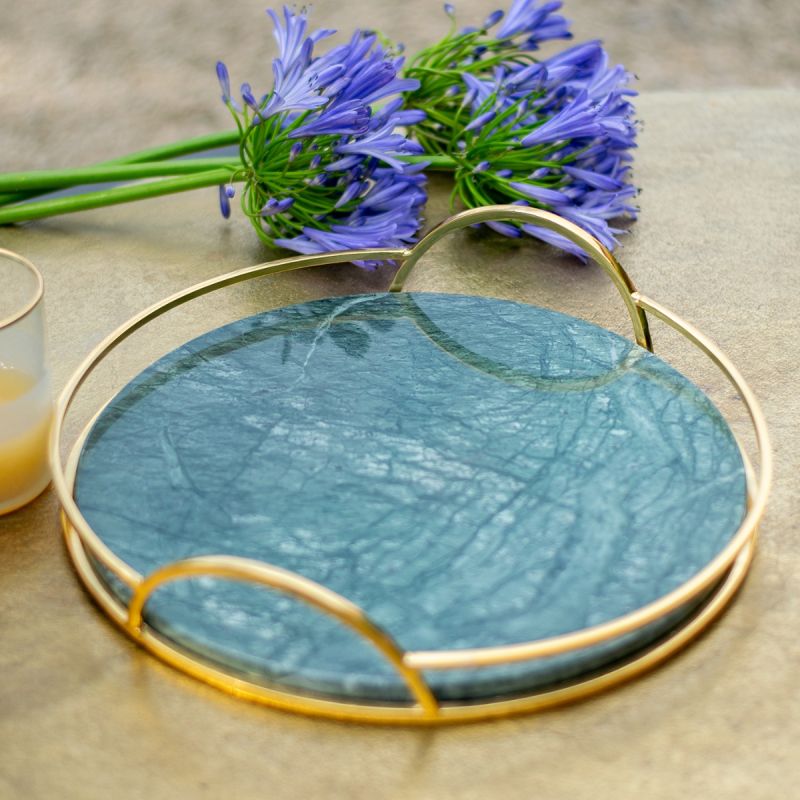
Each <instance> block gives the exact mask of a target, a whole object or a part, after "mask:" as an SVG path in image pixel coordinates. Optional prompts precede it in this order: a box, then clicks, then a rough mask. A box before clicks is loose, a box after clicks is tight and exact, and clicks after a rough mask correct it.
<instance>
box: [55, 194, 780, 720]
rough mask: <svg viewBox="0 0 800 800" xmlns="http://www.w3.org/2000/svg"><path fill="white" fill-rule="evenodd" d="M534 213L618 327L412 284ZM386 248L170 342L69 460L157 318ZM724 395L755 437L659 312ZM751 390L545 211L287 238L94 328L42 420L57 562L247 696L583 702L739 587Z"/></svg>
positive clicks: (492, 712) (516, 704)
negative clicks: (400, 235) (263, 257)
mask: <svg viewBox="0 0 800 800" xmlns="http://www.w3.org/2000/svg"><path fill="white" fill-rule="evenodd" d="M509 218H510V219H515V220H518V221H526V222H536V224H541V225H542V226H544V227H546V228H548V229H550V230H553V231H556V232H558V233H560V234H561V235H564V236H567V237H568V238H570V239H571V240H572V241H574V242H575V243H576V244H579V245H580V246H582V247H583V248H584V249H585V250H586V252H587V253H588V254H589V255H590V256H591V258H592V259H593V260H595V261H596V262H597V263H598V264H599V265H600V266H601V267H602V268H603V269H604V270H605V271H606V273H607V274H608V275H609V277H610V278H611V280H612V281H613V283H614V285H615V286H616V288H617V290H618V291H619V293H620V296H621V297H622V300H623V302H624V304H625V306H626V308H627V310H628V312H629V315H630V317H631V322H632V325H633V329H634V336H635V343H633V342H630V341H628V340H627V339H625V338H623V337H620V336H618V335H616V334H614V333H611V332H609V331H607V330H604V329H602V328H599V327H597V326H595V325H592V324H590V323H588V322H585V321H582V320H579V319H576V318H573V317H569V316H565V315H563V314H559V313H557V312H554V311H549V310H545V309H542V308H538V307H535V306H531V305H525V304H521V303H514V302H510V301H505V300H498V299H492V298H486V297H467V296H463V295H457V294H430V293H411V292H404V291H402V286H403V282H404V281H405V279H406V278H407V276H408V274H409V272H410V270H411V269H412V268H413V266H414V264H415V263H416V262H417V261H418V259H419V258H420V256H421V255H422V254H423V253H424V252H425V251H426V250H427V249H428V248H429V247H430V246H431V245H432V244H433V243H435V242H436V241H438V240H439V239H440V238H442V236H443V235H445V234H446V233H448V232H449V231H451V230H454V229H456V228H459V227H464V226H466V225H471V224H475V223H476V222H482V221H486V220H490V219H509ZM363 258H371V259H375V260H381V259H384V260H385V259H393V260H395V261H396V262H398V263H399V269H398V271H397V273H396V275H395V279H394V282H393V284H392V287H391V291H390V292H388V293H380V294H371V295H357V296H349V297H339V298H328V299H324V300H319V301H315V302H310V303H305V304H301V305H297V306H291V307H288V308H280V309H276V310H273V311H266V312H264V313H261V314H257V315H255V316H252V317H248V318H246V319H242V320H239V321H237V322H234V323H232V324H229V325H226V326H223V327H221V328H219V329H216V330H213V331H211V332H209V333H206V334H204V335H202V336H200V337H198V338H197V339H194V340H193V341H190V342H187V343H186V344H185V345H183V346H182V347H179V348H178V349H177V350H175V351H173V352H172V353H170V354H168V355H167V356H165V357H163V358H161V359H160V360H158V361H157V362H156V363H155V364H153V365H152V366H151V367H149V368H148V369H146V370H145V371H144V372H142V373H141V374H140V375H138V376H137V377H136V378H135V379H134V380H133V381H131V382H130V383H129V384H128V385H127V386H125V387H124V388H123V389H122V390H121V391H120V392H118V394H117V395H116V396H115V397H114V398H112V399H111V401H110V402H109V403H108V404H107V405H106V406H105V407H104V408H103V410H102V411H101V412H100V413H99V414H98V415H97V416H96V417H95V419H94V420H93V422H92V423H91V424H90V426H89V428H87V430H86V431H85V433H84V435H83V436H82V437H81V438H80V439H79V440H78V442H77V443H76V444H75V446H74V447H73V451H72V456H71V457H70V459H69V460H68V463H67V465H66V467H62V465H61V459H60V453H59V446H60V441H61V437H62V432H63V426H64V419H65V417H66V415H67V414H68V412H69V410H70V407H71V404H72V402H73V399H74V397H75V395H76V393H77V391H78V390H79V388H80V386H81V385H82V384H83V382H84V380H85V379H86V377H87V376H88V375H89V374H90V373H91V372H92V370H93V369H94V368H95V367H96V366H97V364H98V363H100V362H101V361H102V359H103V358H104V356H105V355H106V354H107V353H108V352H110V351H111V350H112V349H113V348H114V347H116V346H117V345H118V344H119V343H120V342H122V341H123V340H125V339H126V338H127V337H128V336H130V334H131V333H133V332H134V331H136V330H137V329H139V328H140V327H142V326H143V325H146V324H147V323H148V322H149V321H150V320H152V319H155V318H156V317H158V316H161V315H162V314H165V313H167V312H168V311H169V310H170V309H172V308H174V307H176V306H178V305H181V304H182V303H185V302H188V301H189V300H191V299H193V298H195V297H198V296H200V295H202V294H205V293H207V292H211V291H214V290H215V289H218V288H220V287H223V286H227V285H230V284H232V283H237V282H239V281H243V280H248V279H250V278H254V277H258V276H260V275H267V274H273V273H277V272H283V271H286V270H293V269H302V268H304V267H310V266H317V265H322V264H326V263H332V262H335V261H339V260H349V259H363ZM648 312H649V313H651V314H654V315H655V316H656V317H658V318H660V319H661V320H663V321H664V322H666V323H667V324H669V325H670V326H672V327H673V328H675V329H676V330H678V331H679V332H680V333H681V334H683V335H684V336H685V337H686V338H688V339H689V340H690V341H691V342H692V343H693V344H694V345H696V346H697V347H698V348H699V349H700V350H701V351H703V352H704V353H705V354H706V355H708V356H709V357H710V358H711V359H712V360H713V361H714V362H715V363H716V365H717V366H718V367H719V368H720V369H721V371H722V372H723V374H724V375H725V376H726V377H727V378H728V379H729V380H730V382H731V383H732V384H733V386H734V387H735V389H736V390H737V391H738V392H740V394H741V397H742V399H743V401H744V404H745V407H746V408H747V410H748V412H749V413H750V416H751V419H752V422H753V425H754V429H755V434H756V444H757V447H758V450H759V454H760V463H759V471H758V473H755V472H754V471H753V470H752V469H751V468H750V465H749V464H748V463H747V461H746V459H745V457H744V455H743V453H742V451H741V450H740V448H739V446H738V444H737V441H736V440H735V438H734V436H733V434H732V432H731V430H730V429H729V427H728V425H727V424H726V422H725V421H724V419H723V418H722V416H721V415H720V413H719V412H718V410H717V409H716V408H715V407H714V405H713V404H712V403H711V401H710V400H709V399H708V398H707V397H706V396H705V395H704V394H703V392H702V391H700V390H699V389H698V388H697V387H696V386H695V385H694V384H692V383H691V381H689V380H688V379H687V378H685V377H684V376H682V375H681V374H679V373H678V372H676V371H675V370H674V369H673V368H672V367H670V366H669V365H668V364H667V363H665V362H664V361H662V360H661V359H660V358H658V357H657V356H655V355H654V354H653V353H652V352H651V347H652V345H651V339H650V333H649V326H648V319H647V313H648ZM770 459H771V456H770V449H769V441H768V437H767V433H766V427H765V424H764V421H763V416H762V414H761V412H760V409H759V407H758V403H757V401H756V399H755V398H754V397H753V395H752V392H751V391H750V390H749V388H748V387H747V385H746V384H745V382H744V380H743V379H742V378H741V376H740V375H739V374H738V372H737V370H736V368H735V367H734V365H733V364H732V363H731V362H730V361H729V359H727V357H726V356H725V355H724V353H722V352H721V351H720V350H719V348H717V347H716V345H714V344H713V342H710V341H709V340H708V339H707V338H706V337H705V336H703V334H702V333H700V332H699V331H698V330H697V329H695V328H693V327H692V326H691V325H689V324H688V323H685V322H684V321H683V320H681V319H680V318H679V317H677V316H676V315H675V314H674V313H673V312H671V311H669V310H668V309H666V308H664V307H663V306H661V305H660V304H658V303H657V302H656V301H654V300H652V299H650V298H647V297H646V296H644V295H641V294H640V293H639V292H638V291H637V290H636V289H635V287H634V286H633V284H632V282H631V281H630V278H629V277H628V276H627V275H626V274H625V273H624V271H623V270H622V268H621V267H620V266H619V264H617V262H616V261H615V260H614V259H613V257H612V256H611V255H610V254H609V253H608V252H607V251H606V250H605V249H604V248H602V246H600V245H599V244H598V243H597V242H595V241H594V240H593V239H592V238H591V237H590V236H588V235H587V234H586V233H585V232H583V231H581V230H580V229H579V228H577V227H576V226H574V225H572V224H571V223H568V222H566V221H565V220H561V219H560V218H558V217H556V216H555V215H553V214H550V213H549V212H545V211H539V210H536V209H530V208H524V207H519V206H509V207H504V206H498V207H488V208H484V209H476V210H471V211H467V212H462V213H461V214H459V215H456V216H455V217H453V218H452V219H450V220H448V221H446V222H445V223H443V224H442V225H441V226H439V227H438V228H436V229H434V230H433V231H432V232H431V233H429V234H428V235H427V236H426V237H425V238H423V239H422V240H421V241H420V243H419V244H418V245H417V246H416V247H414V248H413V249H411V250H408V251H406V250H392V249H388V250H372V251H351V252H347V253H338V254H323V255H319V256H301V257H295V258H290V259H284V260H281V261H276V262H272V263H269V264H263V265H258V266H255V267H249V268H246V269H242V270H237V271H236V272H233V273H229V274H228V275H223V276H220V277H219V278H215V279H212V280H210V281H207V282H206V283H204V284H199V285H198V286H195V287H190V288H189V289H186V290H184V291H182V292H179V293H178V294H176V295H174V296H172V297H170V298H167V299H165V300H164V301H161V302H160V303H157V304H156V305H154V306H152V307H151V308H149V309H147V310H145V311H143V312H142V313H141V314H139V315H137V316H136V317H134V318H133V319H132V320H130V321H129V322H128V323H126V324H125V325H123V326H122V327H121V328H119V329H118V330H117V331H115V332H114V333H112V334H110V335H109V336H108V337H107V338H106V340H104V341H103V342H102V343H101V344H100V345H98V347H97V348H96V349H95V351H93V352H92V353H91V354H89V356H87V358H86V360H85V361H84V363H83V364H82V365H81V367H80V368H79V369H78V371H77V372H76V374H75V375H74V376H73V378H72V379H71V380H70V381H69V382H68V384H67V386H66V388H65V389H64V392H63V393H62V396H61V398H60V399H59V401H58V404H57V408H56V414H55V421H54V431H53V437H52V449H51V462H52V464H53V482H54V486H55V489H56V491H57V493H58V495H59V499H60V501H61V503H62V506H63V509H64V514H63V522H64V530H65V536H66V542H67V545H68V548H69V552H70V555H71V557H72V559H73V561H74V563H75V565H76V568H77V570H78V572H79V574H80V576H81V578H82V579H83V581H84V582H85V584H86V586H87V588H88V589H89V590H90V592H91V593H92V595H93V596H94V597H95V598H96V600H97V601H98V602H99V603H100V605H101V606H102V607H103V608H104V609H105V611H106V612H107V613H108V614H109V615H110V616H111V618H112V619H113V620H114V621H116V622H117V623H118V624H119V625H120V626H122V627H123V628H124V629H125V630H126V631H127V632H128V633H129V634H130V635H131V636H132V637H133V638H134V639H135V640H136V641H138V642H139V643H140V644H142V645H143V646H144V647H146V648H147V649H148V650H150V651H151V652H152V653H154V654H155V655H157V656H159V657H160V658H162V659H164V660H165V661H167V662H168V663H170V664H172V665H174V666H176V667H178V668H179V669H181V670H183V671H185V672H188V673H189V674H191V675H194V676H195V677H198V678H200V679H201V680H204V681H206V682H208V683H211V684H212V685H214V686H218V687H220V688H222V689H225V690H227V691H229V692H232V693H234V694H236V695H239V696H242V697H247V698H249V699H253V700H257V701H260V702H265V703H268V704H271V705H274V706H278V707H280V708H285V709H291V710H295V711H301V712H305V713H312V714H320V715H325V716H333V717H337V718H344V719H357V720H366V721H372V722H399V723H414V724H416V723H420V724H434V723H441V722H452V721H463V720H472V719H482V718H487V717H496V716H501V715H505V714H510V713H517V712H520V711H524V710H530V709H534V708H541V707H544V706H547V705H552V704H554V703H558V702H564V701H566V700H571V699H576V698H578V697H583V696H586V695H587V694H590V693H592V692H594V691H597V690H599V689H601V688H604V687H606V686H609V685H612V684H614V683H618V682H619V681H621V680H624V679H626V678H629V677H632V676H634V675H636V674H638V673H639V672H641V671H642V670H644V669H646V668H648V667H651V666H653V665H655V664H657V663H659V662H660V661H662V660H663V659H664V658H666V657H667V656H668V655H670V654H671V653H673V652H675V651H676V650H677V649H678V648H679V647H681V646H682V645H683V644H685V643H686V642H688V641H689V640H690V639H691V638H692V637H694V636H695V635H697V633H698V632H699V631H700V630H702V629H703V628H704V627H705V626H706V625H707V624H708V623H709V622H710V621H711V620H712V619H713V618H714V617H715V616H716V615H717V614H718V613H719V611H720V610H721V609H722V608H723V607H724V606H725V604H726V603H727V602H728V601H729V600H730V599H731V597H732V596H733V594H734V593H735V591H736V589H737V587H738V586H739V585H740V583H741V581H742V580H743V578H744V575H745V573H746V571H747V568H748V566H749V563H750V560H751V558H752V553H753V545H754V541H755V531H756V526H757V523H758V520H759V519H760V517H761V514H762V513H763V509H764V505H765V502H766V496H767V493H768V490H769V483H770V475H771V460H770Z"/></svg>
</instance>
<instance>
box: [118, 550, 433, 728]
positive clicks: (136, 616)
mask: <svg viewBox="0 0 800 800" xmlns="http://www.w3.org/2000/svg"><path fill="white" fill-rule="evenodd" d="M212 575H213V576H215V577H218V578H228V579H231V580H236V581H245V582H248V583H256V584H260V585H261V586H266V587H268V588H270V589H275V590H277V591H279V592H282V593H283V594H287V595H289V596H291V597H294V598H296V599H298V600H302V601H303V602H304V603H306V604H307V605H309V606H311V607H312V608H316V609H318V610H320V611H323V612H324V613H326V614H328V615H330V616H331V617H333V618H334V619H336V620H338V621H339V622H341V623H342V624H343V625H345V626H347V627H349V628H352V629H353V630H354V631H355V632H356V633H358V634H360V635H361V636H362V637H364V638H365V639H367V640H368V641H369V642H371V643H372V645H373V646H374V647H375V649H376V650H378V652H380V653H381V654H382V655H383V656H384V657H385V658H386V660H387V661H388V662H389V663H390V664H391V665H392V666H393V667H394V669H395V670H396V671H397V672H398V673H399V674H400V676H401V677H402V679H403V680H404V681H405V683H406V685H407V686H408V689H409V691H410V692H411V696H412V697H413V698H414V700H415V701H416V703H417V705H418V706H419V707H420V708H421V709H422V710H423V712H424V713H425V714H426V715H431V716H436V714H437V712H438V708H439V704H438V703H437V702H436V699H435V698H434V696H433V693H432V692H431V690H430V688H429V687H428V684H427V683H426V682H425V679H424V678H423V677H422V675H421V673H420V672H419V670H417V669H415V668H414V667H412V666H409V664H407V663H406V661H405V653H404V651H403V649H402V648H401V647H400V645H398V644H397V642H395V640H394V639H393V638H392V637H391V636H390V635H389V634H388V633H386V631H384V630H383V629H382V628H380V627H379V626H378V625H376V624H375V623H374V622H373V621H372V620H371V619H370V618H369V617H368V616H367V615H366V614H365V613H364V612H363V611H362V610H361V609H360V608H359V607H358V606H357V605H355V603H351V602H350V601H349V600H347V599H345V598H344V597H342V596H341V595H340V594H337V593H336V592H334V591H332V590H331V589H328V588H327V587H325V586H322V585H320V584H319V583H316V581H312V580H311V579H310V578H306V577H305V576H303V575H299V574H298V573H296V572H290V571H289V570H285V569H281V568H280V567H275V566H273V565H271V564H265V563H263V562H261V561H256V560H254V559H249V558H240V557H238V556H225V555H213V556H198V557H196V558H187V559H185V560H183V561H174V562H172V563H171V564H167V565H166V566H164V567H160V568H159V569H157V570H155V571H154V572H152V573H150V575H148V576H147V577H146V578H145V579H144V580H143V581H142V582H141V583H139V584H138V585H137V586H136V587H135V588H134V592H133V597H132V598H131V600H130V603H129V604H128V620H127V627H128V628H129V630H130V633H131V634H132V635H133V636H134V638H137V637H139V636H140V635H141V632H142V626H143V624H144V623H143V620H142V612H143V610H144V606H145V603H146V602H147V600H148V598H149V597H150V596H151V595H152V594H153V592H154V591H155V590H156V589H158V588H159V587H161V586H164V585H165V584H167V583H172V582H173V581H179V580H186V579H187V578H195V577H199V576H212Z"/></svg>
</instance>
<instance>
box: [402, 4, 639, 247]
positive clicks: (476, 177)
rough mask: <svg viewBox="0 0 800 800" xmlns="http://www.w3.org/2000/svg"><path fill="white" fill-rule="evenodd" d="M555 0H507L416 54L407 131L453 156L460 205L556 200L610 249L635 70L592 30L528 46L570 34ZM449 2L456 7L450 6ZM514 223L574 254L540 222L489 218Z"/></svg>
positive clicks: (623, 186)
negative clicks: (542, 47) (415, 111)
mask: <svg viewBox="0 0 800 800" xmlns="http://www.w3.org/2000/svg"><path fill="white" fill-rule="evenodd" d="M560 7H561V3H560V2H545V3H544V4H542V5H539V4H538V3H537V2H536V0H514V2H513V3H512V5H511V8H510V10H509V12H508V14H507V15H505V16H504V15H503V13H502V12H500V11H497V12H495V13H494V14H491V15H490V16H489V17H488V19H487V20H486V21H485V22H484V24H483V25H482V26H481V27H480V28H465V29H463V30H461V31H459V32H455V29H453V30H452V31H451V33H450V34H448V36H446V37H445V38H444V39H443V40H442V41H441V42H440V43H439V44H437V45H434V46H433V47H430V48H428V49H427V50H424V51H422V52H421V53H419V54H418V55H417V56H416V57H415V58H414V59H413V60H412V61H411V63H410V64H409V68H408V70H407V74H408V75H411V76H413V77H416V78H418V79H419V80H420V88H419V89H417V90H415V91H414V92H412V94H411V95H410V97H409V103H410V104H411V105H416V106H420V107H424V108H425V109H426V111H427V118H426V120H425V121H423V122H422V123H420V124H419V125H417V127H416V130H415V134H416V137H417V138H418V140H419V141H420V142H421V143H422V144H423V145H424V146H425V148H426V150H427V151H429V152H439V153H448V154H450V155H451V156H452V157H453V158H454V159H455V161H456V168H455V181H456V183H455V189H454V195H458V196H459V197H460V199H461V200H462V202H463V203H464V205H466V206H467V207H478V206H482V205H489V204H493V203H515V204H520V205H530V206H534V207H536V208H543V209H547V210H551V211H554V212H555V213H557V214H560V215H561V216H563V217H565V218H567V219H569V220H572V221H573V222H575V223H576V224H578V225H579V226H581V227H582V228H584V229H585V230H587V231H589V232H590V233H591V234H592V235H594V236H595V237H596V238H597V239H599V240H600V241H601V242H602V243H603V244H604V245H606V246H607V247H608V248H609V249H613V248H614V246H615V245H616V244H617V240H616V234H618V233H620V232H621V231H620V230H619V229H617V228H614V227H612V226H611V225H610V224H609V221H610V220H614V219H616V218H619V217H623V216H627V217H629V218H634V217H635V216H636V212H637V209H636V207H635V206H634V205H633V204H632V199H633V197H634V196H635V195H636V189H635V187H634V186H633V185H631V184H630V182H629V181H630V162H631V159H632V157H631V152H630V151H631V149H632V148H634V147H635V146H636V142H635V140H636V132H637V129H636V123H635V121H634V109H633V106H632V105H631V103H630V100H629V98H630V97H631V96H632V95H634V94H635V92H634V91H633V90H632V89H631V88H630V87H629V83H630V79H631V76H630V74H629V73H628V72H626V71H625V70H624V69H623V67H621V66H614V67H611V66H609V61H608V56H607V54H606V52H605V51H604V49H603V47H602V45H601V44H600V42H598V41H590V42H586V43H584V44H580V45H577V46H574V47H570V48H569V49H567V50H564V51H562V52H560V53H557V54H556V55H554V56H552V57H550V58H547V59H544V60H541V61H539V60H537V59H536V58H535V57H534V56H533V55H532V54H531V52H530V51H531V50H535V49H536V48H537V47H538V45H539V43H540V42H542V41H544V40H547V39H553V38H569V37H570V35H571V34H570V32H569V23H568V22H567V21H566V20H565V19H564V18H563V17H561V16H559V15H557V14H556V13H555V12H557V11H558V10H559V8H560ZM445 11H446V12H447V13H448V15H450V16H451V17H454V11H453V9H452V6H449V5H446V6H445ZM487 225H489V226H490V227H492V228H494V229H495V230H497V231H499V232H500V233H503V234H505V235H507V236H520V235H521V233H522V232H525V233H528V234H530V235H532V236H535V237H537V238H539V239H542V240H544V241H547V242H549V243H551V244H554V245H556V246H558V247H561V248H563V249H565V250H567V251H569V252H572V253H574V254H575V255H576V256H578V257H579V258H583V257H584V256H583V253H582V251H580V250H579V249H578V248H577V247H575V246H574V245H572V244H571V243H570V242H569V241H568V240H567V239H565V238H564V237H562V236H559V235H557V234H554V233H552V232H550V231H547V230H545V229H543V228H541V227H538V226H531V225H516V224H506V223H487Z"/></svg>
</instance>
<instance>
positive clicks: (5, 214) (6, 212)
mask: <svg viewBox="0 0 800 800" xmlns="http://www.w3.org/2000/svg"><path fill="white" fill-rule="evenodd" d="M230 177H231V171H230V170H229V169H206V170H204V171H203V172H199V173H197V174H195V175H185V176H181V177H177V178H164V179H162V180H159V181H150V182H149V183H137V184H134V185H133V186H118V187H115V188H113V189H105V190H102V191H99V192H91V193H89V194H79V195H75V196H73V197H59V198H56V199H54V200H40V201H39V202H34V203H23V204H21V205H16V206H10V207H5V208H0V225H7V224H8V223H11V222H24V221H26V220H31V219H41V218H43V217H52V216H55V215H57V214H70V213H72V212H74V211H85V210H87V209H90V208H99V207H101V206H112V205H117V204H118V203H130V202H132V201H134V200H146V199H147V198H150V197H159V196H160V195H165V194H173V193H176V192H186V191H189V190H190V189H199V188H201V187H203V186H219V185H220V184H223V183H225V182H226V181H228V180H230Z"/></svg>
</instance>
